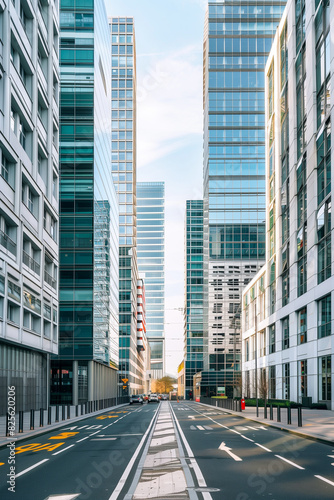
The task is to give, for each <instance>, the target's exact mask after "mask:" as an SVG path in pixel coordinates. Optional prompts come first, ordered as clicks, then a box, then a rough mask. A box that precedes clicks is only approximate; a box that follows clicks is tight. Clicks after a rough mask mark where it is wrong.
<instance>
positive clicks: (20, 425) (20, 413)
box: [19, 411, 23, 433]
mask: <svg viewBox="0 0 334 500" xmlns="http://www.w3.org/2000/svg"><path fill="white" fill-rule="evenodd" d="M19 432H20V433H21V432H23V411H19Z"/></svg>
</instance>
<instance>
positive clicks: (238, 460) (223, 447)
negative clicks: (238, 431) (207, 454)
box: [218, 441, 242, 462]
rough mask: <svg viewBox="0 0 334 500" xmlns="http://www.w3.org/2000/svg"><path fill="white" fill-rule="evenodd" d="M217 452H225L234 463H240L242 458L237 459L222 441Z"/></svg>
mask: <svg viewBox="0 0 334 500" xmlns="http://www.w3.org/2000/svg"><path fill="white" fill-rule="evenodd" d="M218 450H221V451H226V453H227V454H228V455H230V456H231V457H232V458H233V460H235V461H236V462H242V458H240V457H238V455H235V453H232V448H229V447H228V446H226V444H225V443H224V441H223V442H222V443H221V445H220V446H219V448H218Z"/></svg>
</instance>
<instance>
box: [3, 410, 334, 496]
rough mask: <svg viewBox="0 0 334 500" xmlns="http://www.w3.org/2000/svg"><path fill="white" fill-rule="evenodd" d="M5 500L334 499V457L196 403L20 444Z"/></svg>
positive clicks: (121, 415) (322, 447)
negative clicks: (13, 486)
mask: <svg viewBox="0 0 334 500" xmlns="http://www.w3.org/2000/svg"><path fill="white" fill-rule="evenodd" d="M8 457H9V448H8V447H7V448H1V450H0V464H1V465H0V474H1V486H0V497H1V499H2V500H6V499H8V498H17V499H19V500H46V499H48V498H50V500H51V499H52V498H53V495H62V496H61V497H57V498H58V499H59V500H60V499H61V500H63V499H64V500H70V499H72V498H73V499H74V498H78V499H79V500H86V499H94V500H95V499H96V500H116V499H117V498H118V499H126V500H129V499H131V498H133V499H139V498H142V499H146V498H147V499H148V498H152V499H156V498H163V499H172V498H177V499H186V498H190V499H194V500H195V499H196V498H198V499H202V498H204V499H205V500H210V499H213V500H215V499H217V500H218V499H224V500H225V499H226V500H249V499H258V498H270V499H272V500H287V499H292V498H293V499H299V498H300V499H304V500H308V499H309V500H311V499H312V500H314V499H332V498H333V497H334V450H333V448H332V447H331V446H329V445H326V444H321V443H318V442H315V441H312V440H309V439H304V438H302V437H298V436H295V435H292V434H289V433H287V432H282V431H280V430H278V429H273V428H270V427H267V426H262V425H258V424H257V423H254V422H251V421H249V420H246V419H244V418H242V417H236V416H235V415H231V414H228V413H227V412H224V411H221V410H215V408H210V407H208V406H205V405H201V404H199V403H193V402H182V401H181V402H179V403H177V402H173V403H170V402H161V403H160V404H159V405H156V404H153V403H151V404H144V405H142V406H141V405H139V406H134V405H133V406H123V407H118V408H116V409H115V411H107V412H105V413H103V414H99V415H95V416H91V417H89V418H85V419H83V420H81V421H79V422H78V423H77V425H66V424H64V426H62V427H61V428H58V429H57V430H53V431H48V432H47V433H43V434H41V435H39V436H37V437H34V438H33V439H27V440H24V441H21V442H18V443H16V455H15V460H16V463H15V467H16V469H15V472H16V480H15V483H16V484H15V494H13V493H12V492H10V491H8V489H7V488H8V487H9V484H6V481H7V479H8V480H9V478H7V476H6V475H7V474H8V473H9V464H8Z"/></svg>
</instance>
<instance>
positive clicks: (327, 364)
mask: <svg viewBox="0 0 334 500" xmlns="http://www.w3.org/2000/svg"><path fill="white" fill-rule="evenodd" d="M331 372H332V360H331V356H322V357H320V358H319V400H320V401H331V400H332V374H331Z"/></svg>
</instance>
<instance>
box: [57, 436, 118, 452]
mask: <svg viewBox="0 0 334 500" xmlns="http://www.w3.org/2000/svg"><path fill="white" fill-rule="evenodd" d="M116 439H117V438H105V437H104V438H102V439H99V438H93V439H91V441H100V442H101V441H116ZM59 453H60V452H59Z"/></svg>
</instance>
